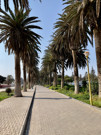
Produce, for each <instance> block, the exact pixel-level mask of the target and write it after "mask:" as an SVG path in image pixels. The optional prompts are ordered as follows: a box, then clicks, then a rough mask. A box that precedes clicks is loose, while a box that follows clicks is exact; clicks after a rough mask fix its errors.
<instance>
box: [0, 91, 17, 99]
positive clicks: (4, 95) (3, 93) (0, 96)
mask: <svg viewBox="0 0 101 135" xmlns="http://www.w3.org/2000/svg"><path fill="white" fill-rule="evenodd" d="M13 95H14V92H13V91H12V93H10V94H9V96H8V94H7V93H6V92H4V91H3V92H0V101H2V100H4V99H6V98H9V97H11V96H13Z"/></svg>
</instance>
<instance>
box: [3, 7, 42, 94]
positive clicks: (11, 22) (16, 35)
mask: <svg viewBox="0 0 101 135" xmlns="http://www.w3.org/2000/svg"><path fill="white" fill-rule="evenodd" d="M0 11H1V13H2V15H1V16H0V22H1V24H0V31H1V34H0V42H3V41H4V42H5V48H6V49H8V53H9V54H10V53H14V54H15V96H22V94H21V84H20V57H21V55H22V53H23V52H25V51H27V48H28V45H29V42H31V43H33V42H37V43H39V41H38V39H39V38H40V36H39V35H38V34H36V33H35V32H33V31H32V30H31V29H33V28H37V29H41V28H40V27H39V26H36V25H33V24H32V23H34V22H38V20H36V19H37V17H28V11H25V12H24V11H23V10H19V11H17V12H15V13H13V12H12V11H11V10H10V9H9V13H10V14H7V13H6V12H4V11H3V10H0ZM23 39H24V40H23Z"/></svg>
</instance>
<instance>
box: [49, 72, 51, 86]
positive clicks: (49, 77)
mask: <svg viewBox="0 0 101 135" xmlns="http://www.w3.org/2000/svg"><path fill="white" fill-rule="evenodd" d="M49 86H51V71H50V72H49Z"/></svg>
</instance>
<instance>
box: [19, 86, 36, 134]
mask: <svg viewBox="0 0 101 135" xmlns="http://www.w3.org/2000/svg"><path fill="white" fill-rule="evenodd" d="M35 93H36V87H35V88H34V93H33V96H32V99H31V102H30V106H29V108H28V110H27V111H26V115H25V118H24V121H23V125H22V128H21V130H20V133H19V135H24V132H25V128H26V123H27V120H28V116H29V113H30V109H31V106H32V103H33V100H34V97H35Z"/></svg>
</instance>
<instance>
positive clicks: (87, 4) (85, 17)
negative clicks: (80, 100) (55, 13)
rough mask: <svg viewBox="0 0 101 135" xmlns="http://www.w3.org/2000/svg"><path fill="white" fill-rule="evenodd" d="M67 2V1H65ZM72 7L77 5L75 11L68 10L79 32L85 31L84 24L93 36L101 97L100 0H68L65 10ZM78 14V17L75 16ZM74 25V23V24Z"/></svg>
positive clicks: (100, 94) (100, 95)
mask: <svg viewBox="0 0 101 135" xmlns="http://www.w3.org/2000/svg"><path fill="white" fill-rule="evenodd" d="M67 4H68V3H67ZM70 5H71V7H73V6H74V5H75V6H76V7H77V12H74V11H73V12H71V10H69V12H70V14H71V16H72V15H73V14H75V17H73V19H72V20H73V21H74V22H75V23H77V25H78V27H79V31H80V32H81V33H84V32H86V31H85V27H84V24H85V23H86V26H87V27H88V28H89V29H90V30H91V32H92V35H91V38H92V39H93V35H94V38H95V48H96V58H97V70H98V82H99V97H101V70H100V69H101V63H100V59H101V45H100V37H101V24H100V21H101V2H100V0H96V1H95V0H87V1H85V0H82V1H81V2H76V3H73V2H72V3H71V1H69V5H68V6H67V7H66V8H67V10H68V9H70ZM77 16H78V18H77ZM74 27H75V25H74Z"/></svg>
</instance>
